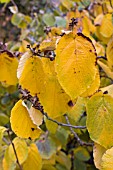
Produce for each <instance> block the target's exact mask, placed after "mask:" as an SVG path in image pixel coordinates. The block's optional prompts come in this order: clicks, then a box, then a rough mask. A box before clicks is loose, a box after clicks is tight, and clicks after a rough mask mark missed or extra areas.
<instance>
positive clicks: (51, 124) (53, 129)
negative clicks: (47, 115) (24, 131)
mask: <svg viewBox="0 0 113 170" xmlns="http://www.w3.org/2000/svg"><path fill="white" fill-rule="evenodd" d="M45 123H46V128H47V129H48V131H49V132H50V133H52V134H55V133H56V131H57V128H58V125H57V124H56V123H54V122H52V121H50V120H48V119H46V121H45Z"/></svg>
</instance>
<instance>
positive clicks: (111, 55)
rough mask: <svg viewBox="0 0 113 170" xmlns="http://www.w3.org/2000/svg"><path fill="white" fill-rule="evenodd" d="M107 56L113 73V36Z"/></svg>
mask: <svg viewBox="0 0 113 170" xmlns="http://www.w3.org/2000/svg"><path fill="white" fill-rule="evenodd" d="M106 55H107V59H108V65H109V67H110V69H111V70H112V71H113V36H112V37H111V39H110V41H109V42H108V44H107V48H106Z"/></svg>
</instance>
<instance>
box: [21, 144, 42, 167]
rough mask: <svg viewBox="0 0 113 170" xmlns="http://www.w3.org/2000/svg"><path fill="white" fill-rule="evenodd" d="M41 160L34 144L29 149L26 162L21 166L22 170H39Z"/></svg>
mask: <svg viewBox="0 0 113 170" xmlns="http://www.w3.org/2000/svg"><path fill="white" fill-rule="evenodd" d="M41 168H42V158H41V156H40V154H39V151H38V149H37V147H36V145H35V144H31V145H30V147H29V152H28V157H27V160H26V161H25V162H24V164H23V170H30V169H31V170H41Z"/></svg>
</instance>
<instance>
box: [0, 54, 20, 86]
mask: <svg viewBox="0 0 113 170" xmlns="http://www.w3.org/2000/svg"><path fill="white" fill-rule="evenodd" d="M17 67H18V60H17V59H16V58H15V57H14V56H13V54H12V53H10V52H9V51H2V52H0V81H1V82H3V83H5V84H6V85H16V84H17V82H18V79H17V76H16V72H17Z"/></svg>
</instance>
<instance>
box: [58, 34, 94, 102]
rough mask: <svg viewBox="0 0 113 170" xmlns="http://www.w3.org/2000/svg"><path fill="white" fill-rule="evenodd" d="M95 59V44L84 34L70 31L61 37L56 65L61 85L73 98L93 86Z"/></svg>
mask: <svg viewBox="0 0 113 170" xmlns="http://www.w3.org/2000/svg"><path fill="white" fill-rule="evenodd" d="M95 61H96V54H95V49H94V46H93V45H92V43H91V41H90V40H89V39H88V38H87V37H85V36H84V35H83V34H81V33H79V34H73V33H69V34H67V35H64V36H63V37H62V38H61V39H60V41H59V43H58V45H57V49H56V62H55V67H56V72H57V76H58V80H59V82H60V84H61V86H62V87H63V89H64V90H65V91H66V93H67V94H68V95H70V97H71V98H72V99H74V98H76V97H78V96H79V95H81V94H82V93H84V92H85V91H86V90H87V89H88V88H89V87H90V86H91V84H92V82H93V81H94V79H95V76H96V72H97V70H96V67H95ZM89 66H90V67H89Z"/></svg>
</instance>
